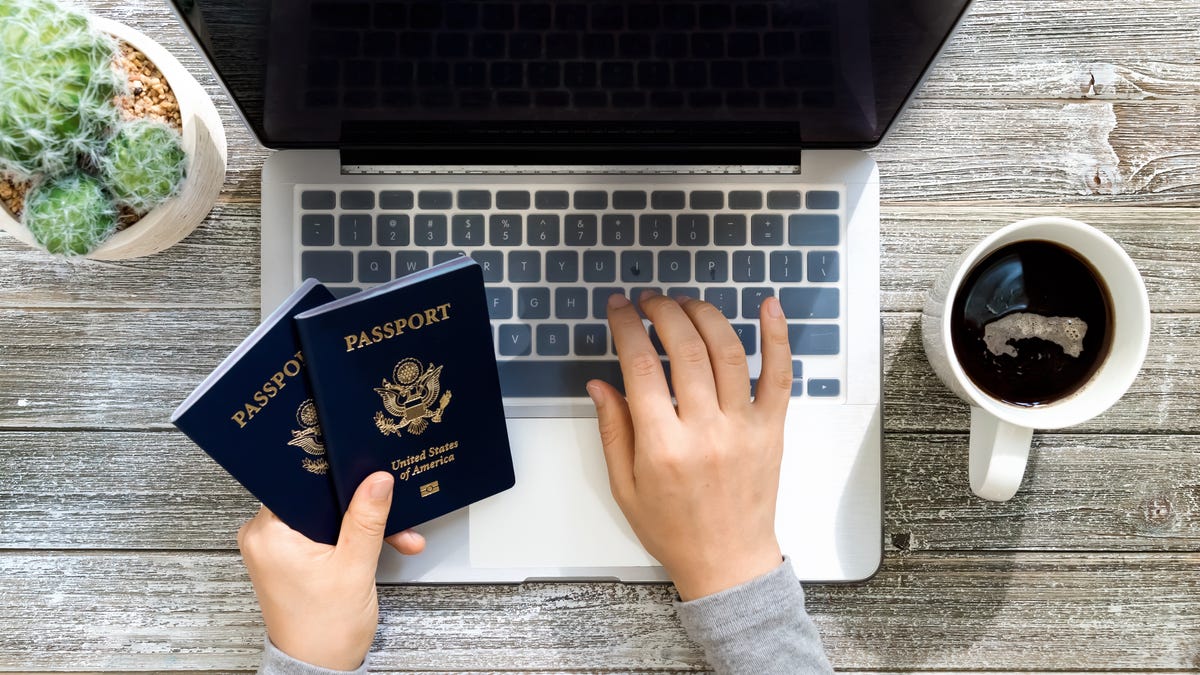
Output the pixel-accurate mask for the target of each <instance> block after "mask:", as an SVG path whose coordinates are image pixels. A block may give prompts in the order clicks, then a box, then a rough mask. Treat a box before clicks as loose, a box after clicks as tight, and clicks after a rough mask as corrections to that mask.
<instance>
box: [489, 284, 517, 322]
mask: <svg viewBox="0 0 1200 675" xmlns="http://www.w3.org/2000/svg"><path fill="white" fill-rule="evenodd" d="M485 293H486V294H487V304H488V317H489V318H491V319H492V320H493V321H494V320H496V319H511V318H512V314H513V297H512V289H511V288H505V287H500V288H495V287H488V288H486V289H485Z"/></svg>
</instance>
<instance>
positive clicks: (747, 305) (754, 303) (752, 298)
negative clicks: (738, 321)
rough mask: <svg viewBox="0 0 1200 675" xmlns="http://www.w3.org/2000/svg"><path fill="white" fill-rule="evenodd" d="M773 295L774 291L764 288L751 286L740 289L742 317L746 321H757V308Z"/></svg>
mask: <svg viewBox="0 0 1200 675" xmlns="http://www.w3.org/2000/svg"><path fill="white" fill-rule="evenodd" d="M773 295H775V289H773V288H767V287H764V286H751V287H750V288H743V289H742V316H743V317H745V318H747V319H757V318H758V314H759V312H758V310H759V306H760V305H762V302H763V300H766V299H767V298H769V297H771V296H773Z"/></svg>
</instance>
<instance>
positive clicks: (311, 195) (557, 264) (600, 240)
mask: <svg viewBox="0 0 1200 675" xmlns="http://www.w3.org/2000/svg"><path fill="white" fill-rule="evenodd" d="M844 202H845V199H844V188H842V187H841V186H836V185H821V186H811V187H801V188H789V189H778V188H777V187H770V188H763V189H755V188H753V187H749V188H742V187H736V188H732V189H680V187H679V185H677V184H676V185H657V186H656V185H653V184H647V183H640V184H636V185H629V186H617V187H613V188H610V189H597V188H596V187H595V186H584V185H580V186H562V187H557V186H556V187H555V188H554V189H546V187H545V186H544V185H539V186H532V185H531V186H528V187H525V188H522V187H513V186H510V185H505V186H503V187H495V188H484V187H470V188H464V187H462V186H461V185H436V184H430V185H423V186H421V187H420V188H418V189H396V188H395V187H393V186H359V185H355V186H344V187H340V186H319V185H298V186H296V188H295V207H296V210H295V212H296V213H297V214H298V220H299V222H298V223H297V225H298V227H297V228H296V233H297V239H296V247H295V251H296V256H297V257H296V263H297V264H296V265H295V267H294V269H296V270H297V273H298V276H297V278H296V279H295V280H294V281H295V282H296V283H297V284H298V283H299V282H300V281H301V280H303V279H304V278H308V277H313V278H316V279H318V280H320V281H322V282H324V283H325V284H326V285H328V286H329V287H330V289H331V290H332V291H333V292H334V293H335V295H338V296H339V297H340V296H344V295H347V294H350V293H354V292H356V291H359V290H362V289H365V288H369V287H371V286H373V285H375V284H379V283H382V282H385V281H389V280H391V279H393V278H396V277H400V276H403V275H405V274H409V273H412V272H416V271H418V270H421V269H424V268H426V267H428V266H429V265H430V264H436V263H439V262H442V261H444V260H447V259H450V258H452V257H455V256H459V255H464V254H466V255H470V256H471V257H472V258H474V259H475V260H476V261H477V262H479V264H480V266H481V267H482V269H483V275H484V281H485V284H486V293H487V301H488V307H489V311H490V314H491V319H492V335H493V340H494V347H495V350H496V358H497V363H498V366H499V370H500V377H501V386H502V388H503V390H504V393H505V396H506V398H509V399H529V398H545V397H555V398H557V397H586V391H585V388H584V385H585V383H586V382H587V381H588V380H589V379H592V378H600V379H604V380H607V381H610V382H613V383H614V384H617V385H619V384H620V381H621V375H620V368H619V365H618V363H617V360H616V355H615V351H614V348H613V344H612V336H611V334H610V331H609V329H608V325H607V323H606V321H605V316H606V309H605V308H606V306H607V302H608V298H609V296H610V295H611V294H613V293H623V294H625V295H626V296H628V297H630V298H631V299H635V300H636V298H637V297H638V296H639V295H640V294H641V292H642V291H643V290H644V289H651V290H654V291H657V292H659V293H665V294H667V295H670V296H672V297H677V296H681V295H687V296H691V297H694V298H702V299H704V300H706V301H708V302H710V303H712V304H713V305H715V306H716V307H717V308H718V309H720V310H721V312H722V313H723V314H724V315H725V317H726V318H728V319H729V321H730V322H731V323H732V324H733V327H734V329H735V330H736V332H737V334H738V336H739V338H740V339H741V341H742V345H743V347H744V348H745V350H746V354H747V356H748V358H749V361H750V372H751V377H752V379H754V378H757V374H758V372H759V367H760V355H759V339H760V336H759V335H758V332H759V331H758V312H759V305H760V304H761V302H762V300H763V299H764V298H766V297H769V296H776V297H778V298H779V300H780V303H781V304H782V306H783V310H784V314H785V315H786V316H787V317H788V332H789V337H790V340H791V349H792V355H793V361H792V372H793V376H794V381H793V384H792V395H793V396H794V397H801V398H803V399H808V400H813V401H830V400H838V399H842V398H843V397H844V393H845V392H844V391H843V386H842V383H843V382H844V381H845V376H846V360H845V344H846V336H845V332H846V331H845V329H846V321H845V315H846V293H845V281H844V280H845V278H846V272H845V266H846V260H845V241H844V239H845V222H844V221H845V218H844V214H845V210H844ZM647 324H648V322H647ZM648 328H649V330H650V336H651V341H652V343H653V344H654V345H655V347H656V349H658V350H659V353H660V354H664V357H665V352H664V351H663V350H662V345H661V343H660V342H659V340H658V337H657V335H656V334H655V333H654V329H653V327H652V326H649V325H648ZM664 365H665V366H666V367H667V368H668V369H669V364H668V363H665V362H664Z"/></svg>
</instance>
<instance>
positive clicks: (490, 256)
mask: <svg viewBox="0 0 1200 675" xmlns="http://www.w3.org/2000/svg"><path fill="white" fill-rule="evenodd" d="M471 257H472V258H474V259H475V262H477V263H479V267H480V269H482V270H483V280H484V282H486V283H489V284H495V283H499V282H501V281H504V254H502V253H501V252H500V251H475V252H474V253H472V254H471Z"/></svg>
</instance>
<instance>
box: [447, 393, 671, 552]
mask: <svg viewBox="0 0 1200 675" xmlns="http://www.w3.org/2000/svg"><path fill="white" fill-rule="evenodd" d="M508 436H509V440H510V441H511V444H512V451H513V466H514V468H515V470H516V474H517V483H516V486H515V487H513V488H512V489H511V490H508V491H505V492H501V493H500V494H498V495H495V496H493V497H489V498H488V499H485V500H483V501H481V502H478V503H476V504H472V505H471V507H470V525H471V527H470V542H471V565H472V566H474V567H633V566H639V567H640V566H646V565H657V564H658V563H657V561H655V560H654V558H652V557H650V555H649V554H648V553H646V551H645V550H644V549H643V548H642V545H641V544H639V543H638V540H637V537H636V536H634V534H633V530H631V529H630V528H629V524H628V523H626V522H625V517H624V516H623V515H621V510H620V508H618V507H617V504H616V502H614V501H613V499H612V494H611V493H610V492H609V488H608V472H607V469H606V468H605V464H604V452H603V450H602V449H601V446H600V436H599V433H598V432H597V431H596V419H595V418H591V417H588V418H540V419H528V418H515V419H509V420H508Z"/></svg>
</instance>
